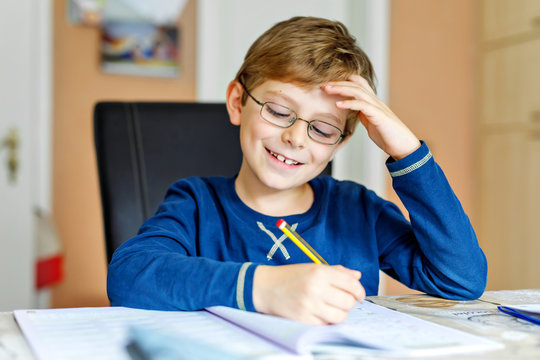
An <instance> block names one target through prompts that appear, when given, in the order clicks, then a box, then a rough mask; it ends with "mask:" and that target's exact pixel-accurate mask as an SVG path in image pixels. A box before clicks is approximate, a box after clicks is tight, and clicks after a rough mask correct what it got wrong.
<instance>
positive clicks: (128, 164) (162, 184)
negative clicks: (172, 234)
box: [94, 102, 331, 262]
mask: <svg viewBox="0 0 540 360" xmlns="http://www.w3.org/2000/svg"><path fill="white" fill-rule="evenodd" d="M94 141H95V147H96V155H97V165H98V174H99V184H100V189H101V202H102V207H103V222H104V227H105V245H106V252H107V260H108V261H109V262H110V260H111V257H112V254H113V252H114V250H116V248H117V247H118V246H120V245H121V244H122V243H123V242H124V241H126V240H128V239H129V238H131V237H133V236H134V235H135V234H136V233H137V230H138V229H139V227H140V226H141V225H142V223H143V222H144V221H145V220H146V219H148V218H149V217H150V216H152V215H153V214H154V212H155V211H156V209H157V207H158V205H159V204H160V202H161V201H162V200H163V198H164V196H165V192H166V191H167V189H168V188H169V187H170V186H171V185H172V184H173V183H174V182H175V181H176V180H178V179H181V178H185V177H189V176H215V175H222V176H234V175H235V174H236V173H237V172H238V170H239V169H240V165H241V162H242V152H241V149H240V139H239V128H238V127H236V126H233V125H232V124H231V123H230V122H229V118H228V114H227V110H226V108H225V104H209V103H179V102H178V103H172V102H100V103H98V104H96V106H95V109H94ZM330 173H331V167H330V165H329V166H328V167H327V168H326V169H325V171H324V172H323V174H324V175H330Z"/></svg>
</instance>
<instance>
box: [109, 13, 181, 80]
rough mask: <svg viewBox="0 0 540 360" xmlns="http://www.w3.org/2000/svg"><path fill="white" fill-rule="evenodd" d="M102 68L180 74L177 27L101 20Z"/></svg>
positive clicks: (140, 73) (113, 71) (112, 71)
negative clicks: (104, 21) (103, 21)
mask: <svg viewBox="0 0 540 360" xmlns="http://www.w3.org/2000/svg"><path fill="white" fill-rule="evenodd" d="M101 69H102V71H104V72H105V73H109V74H120V75H137V76H152V77H177V76H178V75H179V74H180V44H179V29H178V27H177V26H169V25H168V26H158V25H153V24H149V23H137V22H135V23H130V22H108V23H103V24H102V25H101Z"/></svg>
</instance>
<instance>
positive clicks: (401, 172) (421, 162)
mask: <svg viewBox="0 0 540 360" xmlns="http://www.w3.org/2000/svg"><path fill="white" fill-rule="evenodd" d="M432 157H433V155H431V151H430V152H428V153H427V154H426V156H424V157H423V158H422V159H421V160H419V161H417V162H415V163H414V164H412V165H410V166H407V167H406V168H405V169H401V170H398V171H392V172H390V176H392V177H397V176H402V175H405V174H408V173H410V172H412V171H414V170H416V169H418V168H419V167H421V166H422V165H424V164H425V163H427V162H428V161H429V159H431V158H432Z"/></svg>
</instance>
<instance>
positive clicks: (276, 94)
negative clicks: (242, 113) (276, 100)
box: [266, 90, 345, 125]
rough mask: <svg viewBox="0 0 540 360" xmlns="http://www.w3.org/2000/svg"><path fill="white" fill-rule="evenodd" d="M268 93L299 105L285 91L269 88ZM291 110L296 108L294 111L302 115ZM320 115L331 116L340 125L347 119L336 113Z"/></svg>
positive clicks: (293, 104)
mask: <svg viewBox="0 0 540 360" xmlns="http://www.w3.org/2000/svg"><path fill="white" fill-rule="evenodd" d="M266 93H267V94H270V95H275V96H277V97H281V98H283V100H285V101H288V102H289V103H292V106H294V107H296V106H297V105H298V103H297V102H296V101H295V100H294V99H293V98H291V97H290V96H288V95H287V94H285V93H283V92H281V91H277V90H267V91H266ZM279 105H281V104H279ZM287 107H289V106H287ZM291 110H294V112H296V113H297V115H298V116H299V117H302V116H301V115H300V114H298V111H297V110H296V109H293V108H291ZM320 115H324V116H328V117H331V118H332V120H333V121H335V122H336V123H337V124H340V125H341V124H343V123H345V120H343V119H340V118H339V117H338V116H336V115H334V114H332V113H324V114H323V113H321V114H320ZM306 120H317V119H306ZM319 120H325V119H319Z"/></svg>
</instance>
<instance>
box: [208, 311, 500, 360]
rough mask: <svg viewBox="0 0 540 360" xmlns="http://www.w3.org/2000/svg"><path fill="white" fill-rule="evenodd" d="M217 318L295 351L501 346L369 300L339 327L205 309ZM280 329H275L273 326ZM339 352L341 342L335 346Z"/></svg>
mask: <svg viewBox="0 0 540 360" xmlns="http://www.w3.org/2000/svg"><path fill="white" fill-rule="evenodd" d="M208 311H211V312H213V313H215V314H218V315H219V316H221V317H223V318H225V319H228V320H229V321H231V322H233V323H236V324H239V326H243V327H245V328H246V329H249V330H250V331H252V332H254V333H258V334H261V335H262V336H264V337H265V338H269V339H273V341H275V342H276V343H282V344H284V345H285V346H286V347H288V348H290V349H294V351H297V352H298V353H306V352H310V351H311V352H317V351H319V350H320V349H324V352H328V351H332V348H331V347H329V346H326V345H325V346H321V347H318V346H316V344H317V345H318V344H329V343H332V344H333V345H336V344H340V343H341V344H347V345H348V346H352V345H351V344H352V343H354V344H356V345H357V346H361V347H364V348H370V349H373V350H379V351H381V352H385V353H392V352H396V353H399V354H400V355H403V356H405V355H437V354H441V355H444V354H451V353H461V352H474V351H484V350H494V349H498V348H501V347H503V345H502V344H499V343H497V342H494V341H491V340H488V339H484V338H482V337H478V336H475V335H471V334H468V333H465V332H462V331H458V330H455V329H452V328H448V327H445V326H441V325H438V324H435V323H431V322H429V321H425V320H421V319H418V318H415V317H413V316H410V315H406V314H402V313H399V312H397V311H393V310H389V309H386V308H384V307H382V306H379V305H375V304H372V303H370V302H368V301H363V302H362V303H357V304H356V307H355V308H354V309H353V310H351V311H350V312H349V316H348V318H347V320H345V321H344V322H343V323H341V324H338V325H329V326H310V325H307V324H303V323H300V322H295V321H291V320H286V319H281V318H278V317H274V316H269V315H262V314H256V313H250V312H245V311H240V310H236V309H230V308H223V307H213V308H209V309H208ZM274 329H279V330H274ZM333 350H334V351H336V352H340V351H342V350H343V347H342V346H335V347H334V348H333Z"/></svg>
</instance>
